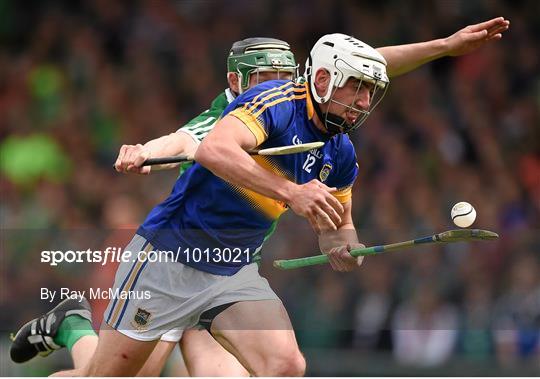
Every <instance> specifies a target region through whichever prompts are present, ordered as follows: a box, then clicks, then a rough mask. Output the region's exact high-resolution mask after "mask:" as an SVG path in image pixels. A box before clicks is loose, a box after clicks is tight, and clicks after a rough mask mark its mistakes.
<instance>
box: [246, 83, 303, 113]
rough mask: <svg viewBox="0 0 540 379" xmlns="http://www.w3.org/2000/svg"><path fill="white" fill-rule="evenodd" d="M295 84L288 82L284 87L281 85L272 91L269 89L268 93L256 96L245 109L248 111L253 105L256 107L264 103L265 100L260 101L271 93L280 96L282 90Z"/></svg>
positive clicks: (263, 92) (264, 92)
mask: <svg viewBox="0 0 540 379" xmlns="http://www.w3.org/2000/svg"><path fill="white" fill-rule="evenodd" d="M294 84H295V83H294V82H287V83H285V84H283V85H281V86H279V87H275V88H270V89H267V90H266V91H262V92H261V93H259V94H258V95H257V96H255V97H254V98H253V99H252V100H251V101H250V102H249V103H246V104H244V108H245V109H248V108H250V107H251V106H252V105H253V106H255V105H257V104H260V103H261V101H264V99H263V100H260V101H259V99H261V98H262V97H263V96H266V95H268V94H270V93H275V94H280V93H282V90H283V89H284V88H287V87H291V86H293V85H294Z"/></svg>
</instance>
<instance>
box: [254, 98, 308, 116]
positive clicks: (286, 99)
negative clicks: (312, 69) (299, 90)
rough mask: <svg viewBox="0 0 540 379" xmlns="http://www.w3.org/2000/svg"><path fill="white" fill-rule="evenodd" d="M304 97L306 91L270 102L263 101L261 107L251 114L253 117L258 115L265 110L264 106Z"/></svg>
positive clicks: (267, 106)
mask: <svg viewBox="0 0 540 379" xmlns="http://www.w3.org/2000/svg"><path fill="white" fill-rule="evenodd" d="M306 97H307V94H306V93H304V94H301V95H296V94H294V95H293V96H291V97H280V98H279V99H276V100H274V101H271V102H269V103H265V104H264V105H263V106H262V107H261V109H259V110H258V111H257V112H255V113H254V114H253V116H254V117H259V116H260V114H261V113H262V112H264V111H265V110H266V108H269V107H271V106H273V105H276V104H279V103H283V102H284V101H292V100H300V99H305V98H306Z"/></svg>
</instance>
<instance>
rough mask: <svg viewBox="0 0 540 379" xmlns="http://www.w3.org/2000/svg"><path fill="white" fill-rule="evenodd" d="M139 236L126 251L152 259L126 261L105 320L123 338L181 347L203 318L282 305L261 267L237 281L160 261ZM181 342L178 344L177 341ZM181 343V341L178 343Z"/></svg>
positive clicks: (118, 273) (244, 271) (253, 267)
mask: <svg viewBox="0 0 540 379" xmlns="http://www.w3.org/2000/svg"><path fill="white" fill-rule="evenodd" d="M152 249H153V248H152V246H151V245H150V244H149V243H148V242H147V241H146V240H145V239H144V238H143V237H141V236H139V235H135V236H134V237H133V239H132V240H131V242H130V243H129V245H128V246H126V248H125V249H124V250H125V251H131V252H132V253H133V255H137V253H138V252H139V251H145V252H146V253H143V254H140V256H143V257H144V256H145V255H146V259H144V258H143V259H139V260H135V261H133V262H123V263H121V264H120V266H119V267H118V270H117V271H116V277H115V282H114V286H113V293H114V294H118V296H115V298H112V299H110V301H109V306H108V307H107V310H106V311H105V314H104V320H105V321H106V322H107V324H109V325H110V326H111V327H112V328H114V329H116V330H118V331H119V332H121V333H122V334H124V335H126V336H128V337H131V338H133V339H136V340H140V341H151V340H156V339H159V338H160V337H161V336H163V335H166V334H167V333H169V334H168V336H165V338H167V340H168V341H171V342H176V341H178V340H180V338H181V332H182V331H183V330H186V329H190V328H193V327H194V326H196V325H197V324H198V323H199V318H200V315H201V313H203V312H205V311H207V310H209V309H212V308H214V307H217V306H220V305H223V304H228V303H232V302H238V301H256V300H279V298H278V297H277V295H276V294H275V293H274V291H272V289H271V288H270V285H269V284H268V281H267V280H266V279H265V278H263V277H261V276H260V275H259V272H258V266H257V264H256V263H252V264H249V265H247V266H244V267H242V268H241V269H240V271H238V272H237V273H236V274H234V275H232V276H222V275H214V274H210V273H207V272H204V271H200V270H196V269H194V268H192V267H189V266H186V265H183V264H182V263H179V262H165V261H162V262H159V261H157V259H155V257H157V256H159V253H156V252H153V251H152ZM177 337H178V340H176V338H177ZM175 340H176V341H175Z"/></svg>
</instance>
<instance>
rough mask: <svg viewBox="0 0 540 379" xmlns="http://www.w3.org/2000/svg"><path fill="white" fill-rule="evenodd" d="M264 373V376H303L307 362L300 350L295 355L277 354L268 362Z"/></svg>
mask: <svg viewBox="0 0 540 379" xmlns="http://www.w3.org/2000/svg"><path fill="white" fill-rule="evenodd" d="M264 371H266V372H264V373H262V374H263V375H264V376H303V375H304V373H305V371H306V360H305V359H304V357H303V356H302V353H300V351H298V350H297V351H296V352H294V353H293V354H283V353H280V354H276V355H274V356H273V357H271V358H270V359H269V360H268V362H267V365H266V367H265V370H264ZM257 376H258V375H257Z"/></svg>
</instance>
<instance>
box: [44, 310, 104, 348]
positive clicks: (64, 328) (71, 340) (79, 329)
mask: <svg viewBox="0 0 540 379" xmlns="http://www.w3.org/2000/svg"><path fill="white" fill-rule="evenodd" d="M84 336H96V332H94V329H93V328H92V324H91V323H90V321H88V320H87V319H85V318H83V317H81V316H78V315H72V316H68V317H66V318H65V319H64V321H62V323H61V324H60V327H59V328H58V332H57V333H56V336H55V337H54V342H55V343H57V344H58V345H60V346H65V347H67V348H68V350H69V351H71V348H72V347H73V345H75V342H77V341H78V340H79V339H80V338H81V337H84Z"/></svg>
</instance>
